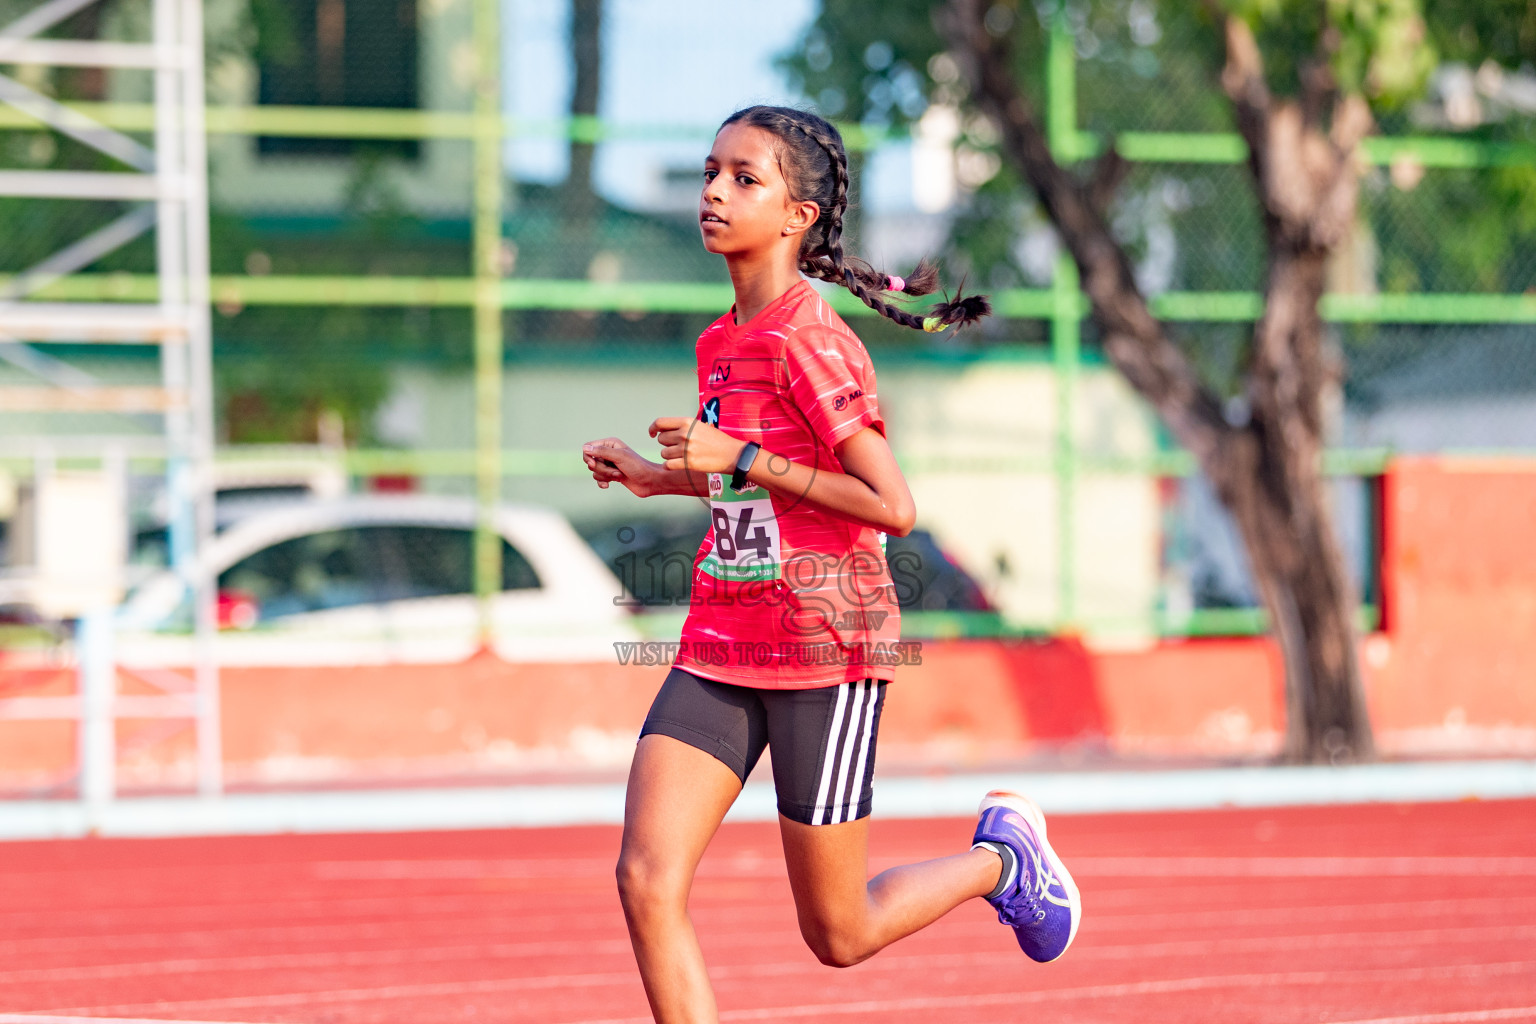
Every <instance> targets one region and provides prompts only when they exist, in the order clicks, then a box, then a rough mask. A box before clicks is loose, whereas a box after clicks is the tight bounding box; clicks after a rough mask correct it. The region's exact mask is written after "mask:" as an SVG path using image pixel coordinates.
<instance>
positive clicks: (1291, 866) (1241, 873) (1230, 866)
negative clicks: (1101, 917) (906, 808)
mask: <svg viewBox="0 0 1536 1024" xmlns="http://www.w3.org/2000/svg"><path fill="white" fill-rule="evenodd" d="M1072 874H1073V875H1074V876H1100V877H1111V878H1135V877H1155V878H1199V877H1229V878H1360V877H1367V878H1408V877H1420V876H1430V877H1436V878H1444V877H1450V876H1457V877H1474V878H1487V877H1495V876H1498V877H1527V876H1536V857H1078V858H1076V859H1074V860H1073V861H1072Z"/></svg>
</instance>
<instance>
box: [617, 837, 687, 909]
mask: <svg viewBox="0 0 1536 1024" xmlns="http://www.w3.org/2000/svg"><path fill="white" fill-rule="evenodd" d="M614 877H615V880H616V881H617V882H618V886H619V902H621V903H622V904H623V905H624V909H625V911H626V912H628V913H629V914H631V915H632V916H633V915H635V914H637V913H639V914H644V913H648V912H655V911H660V910H667V909H677V910H682V909H684V908H686V906H687V904H688V889H689V884H690V882H691V879H690V878H689V877H688V875H687V873H686V872H685V871H682V870H680V869H679V868H678V867H677V866H676V865H670V864H667V863H666V862H665V861H664V860H663V859H661V858H657V857H655V856H651V855H649V854H646V853H640V852H635V851H631V850H625V851H623V852H622V853H620V854H619V862H618V865H617V867H616V868H615V869H614Z"/></svg>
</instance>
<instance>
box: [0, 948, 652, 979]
mask: <svg viewBox="0 0 1536 1024" xmlns="http://www.w3.org/2000/svg"><path fill="white" fill-rule="evenodd" d="M599 954H608V955H613V956H624V957H625V958H626V959H627V958H628V957H629V956H630V954H631V949H630V944H629V941H628V940H627V939H610V940H607V941H601V942H598V941H593V942H522V943H498V944H494V945H483V946H438V947H428V948H422V947H420V946H413V947H411V948H409V949H371V950H359V951H355V952H318V953H272V954H267V955H265V956H229V957H177V958H172V959H165V960H141V961H137V962H133V963H116V964H96V965H92V966H87V967H73V966H71V967H33V968H28V969H25V970H19V971H0V984H4V985H25V984H29V983H32V984H35V983H38V982H49V981H54V982H57V981H101V980H106V979H109V978H137V977H145V976H149V975H165V974H209V973H223V972H226V971H227V972H236V971H274V970H316V969H326V968H334V967H389V966H393V965H397V964H427V963H431V964H440V963H454V962H462V961H466V960H468V961H486V960H498V961H500V960H513V959H519V958H524V957H546V956H579V957H584V958H588V957H593V956H597V955H599Z"/></svg>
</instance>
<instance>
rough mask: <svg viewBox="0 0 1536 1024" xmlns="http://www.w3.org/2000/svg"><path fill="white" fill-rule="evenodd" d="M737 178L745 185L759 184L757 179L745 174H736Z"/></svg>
mask: <svg viewBox="0 0 1536 1024" xmlns="http://www.w3.org/2000/svg"><path fill="white" fill-rule="evenodd" d="M736 180H737V181H739V182H741V183H742V184H743V185H756V184H757V181H756V180H755V179H753V178H751V177H748V176H747V175H745V174H740V175H737V176H736Z"/></svg>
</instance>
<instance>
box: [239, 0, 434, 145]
mask: <svg viewBox="0 0 1536 1024" xmlns="http://www.w3.org/2000/svg"><path fill="white" fill-rule="evenodd" d="M253 9H254V11H255V20H256V23H257V38H258V45H257V51H256V61H257V66H258V71H259V77H260V87H259V90H258V102H260V103H261V104H263V105H267V106H299V107H393V108H415V107H419V106H420V92H419V84H418V82H417V52H418V46H419V42H418V32H417V24H416V0H258V2H257V3H256V4H254V5H253ZM363 148H368V149H369V150H371V151H380V150H382V151H384V152H388V153H390V154H393V155H397V156H402V157H407V158H412V159H414V158H415V157H416V155H417V153H418V151H419V144H418V143H417V142H416V141H415V140H412V139H399V140H393V139H391V140H378V141H375V140H359V139H314V138H291V137H276V136H262V137H260V138H259V139H258V140H257V151H258V152H260V153H270V154H314V155H349V154H352V153H356V152H359V151H360V150H361V149H363Z"/></svg>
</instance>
